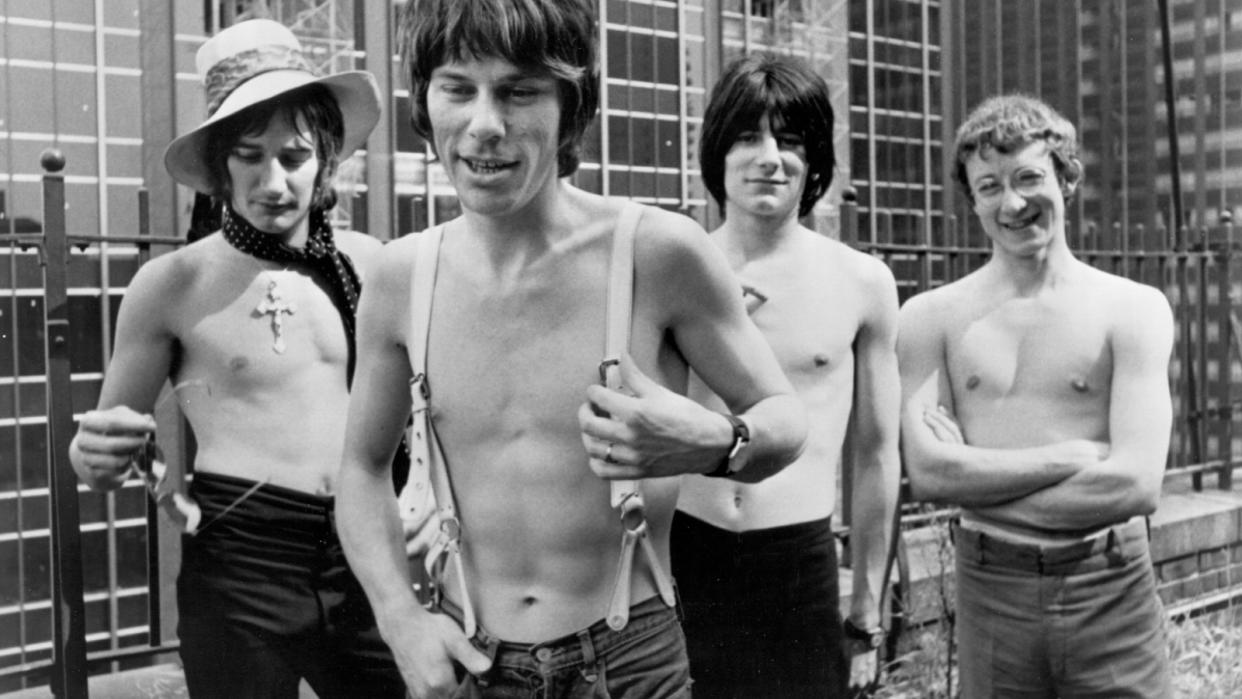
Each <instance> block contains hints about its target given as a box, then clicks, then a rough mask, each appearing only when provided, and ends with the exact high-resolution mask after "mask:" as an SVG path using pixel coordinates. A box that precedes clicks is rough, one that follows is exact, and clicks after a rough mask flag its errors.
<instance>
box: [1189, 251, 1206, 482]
mask: <svg viewBox="0 0 1242 699" xmlns="http://www.w3.org/2000/svg"><path fill="white" fill-rule="evenodd" d="M1191 230H1193V231H1195V250H1197V251H1198V255H1196V262H1197V263H1198V264H1197V266H1198V270H1197V275H1196V276H1197V278H1196V279H1195V286H1196V287H1197V289H1196V291H1197V293H1196V297H1195V302H1196V306H1195V309H1194V315H1195V323H1196V325H1197V327H1198V333H1197V336H1196V337H1194V338H1192V340H1191V344H1192V346H1191V347H1190V348H1188V349H1189V353H1190V354H1191V361H1192V362H1193V363H1194V373H1192V374H1191V375H1190V378H1191V380H1192V382H1193V383H1192V385H1191V387H1190V388H1191V400H1192V401H1194V411H1195V415H1197V416H1198V419H1197V420H1196V421H1195V425H1194V438H1195V441H1194V446H1195V453H1196V459H1195V463H1202V462H1203V461H1205V460H1207V458H1208V454H1207V451H1206V447H1207V337H1208V332H1207V319H1208V313H1207V286H1208V280H1207V274H1208V251H1207V236H1206V235H1204V234H1205V231H1204V230H1202V229H1200V228H1193V229H1191ZM1200 382H1202V383H1200Z"/></svg>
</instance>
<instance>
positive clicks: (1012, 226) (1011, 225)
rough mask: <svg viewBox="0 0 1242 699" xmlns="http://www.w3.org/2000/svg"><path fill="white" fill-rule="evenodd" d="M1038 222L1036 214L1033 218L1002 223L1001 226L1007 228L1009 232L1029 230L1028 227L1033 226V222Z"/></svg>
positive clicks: (1037, 213) (1037, 214)
mask: <svg viewBox="0 0 1242 699" xmlns="http://www.w3.org/2000/svg"><path fill="white" fill-rule="evenodd" d="M1038 220H1039V212H1036V213H1035V215H1034V216H1028V217H1026V218H1021V219H1018V220H1016V221H1002V222H1001V225H1002V226H1004V227H1005V228H1008V229H1009V230H1011V231H1020V230H1022V229H1024V228H1029V227H1030V226H1033V225H1035V222H1036V221H1038Z"/></svg>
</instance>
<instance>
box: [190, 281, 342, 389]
mask: <svg viewBox="0 0 1242 699" xmlns="http://www.w3.org/2000/svg"><path fill="white" fill-rule="evenodd" d="M229 281H230V280H226V279H219V280H215V282H214V283H213V284H210V285H209V287H214V288H207V289H204V291H203V293H199V294H196V295H195V296H196V298H198V299H201V301H198V302H196V303H195V304H193V305H191V307H190V308H189V310H188V312H187V313H186V317H185V318H184V319H183V325H182V328H181V330H180V332H179V338H178V339H179V340H180V341H181V349H182V369H183V371H182V373H183V374H185V373H189V372H190V371H192V372H193V374H194V375H195V376H196V377H202V376H208V377H211V378H214V379H215V380H216V381H217V382H219V383H222V384H237V385H240V386H245V385H251V386H256V387H257V386H261V385H263V384H265V383H268V382H277V383H279V382H281V381H283V380H284V379H287V378H289V377H292V376H295V375H297V374H298V373H299V372H302V371H305V370H306V369H307V368H308V367H321V366H323V365H340V366H341V367H344V365H345V363H346V362H347V360H348V351H349V350H348V345H347V342H346V338H345V330H344V326H343V324H342V322H341V317H340V314H339V313H338V312H337V310H336V307H335V306H333V304H332V302H331V300H330V298H329V296H328V294H327V292H326V291H325V290H324V289H323V288H322V287H321V286H319V284H317V283H316V281H315V280H314V279H313V278H312V277H310V276H308V275H306V274H302V273H299V272H296V271H287V270H282V271H264V272H261V273H258V274H255V275H253V276H248V277H243V278H241V279H238V280H232V283H229Z"/></svg>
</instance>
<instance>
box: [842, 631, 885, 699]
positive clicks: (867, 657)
mask: <svg viewBox="0 0 1242 699" xmlns="http://www.w3.org/2000/svg"><path fill="white" fill-rule="evenodd" d="M846 653H847V655H849V659H850V685H849V688H850V696H870V695H868V694H866V690H870V689H872V688H874V686H875V683H876V680H877V679H878V678H879V659H880V652H879V651H878V650H872V649H871V648H869V647H867V645H866V644H864V643H862V642H861V641H856V640H854V639H846Z"/></svg>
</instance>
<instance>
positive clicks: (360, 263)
mask: <svg viewBox="0 0 1242 699" xmlns="http://www.w3.org/2000/svg"><path fill="white" fill-rule="evenodd" d="M332 237H333V239H334V240H335V241H336V248H337V250H340V251H341V252H343V253H345V254H346V255H348V256H349V259H350V260H351V261H352V262H353V263H354V269H356V270H358V273H359V274H361V275H363V276H364V277H365V276H366V270H367V269H368V268H370V266H371V264H372V263H373V262H374V260H375V257H376V256H377V255H378V254H379V251H380V250H381V249H383V247H384V244H383V243H381V242H380V241H379V240H377V239H375V238H373V237H371V236H369V235H367V234H366V233H359V232H358V231H336V232H335V233H333V234H332Z"/></svg>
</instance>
